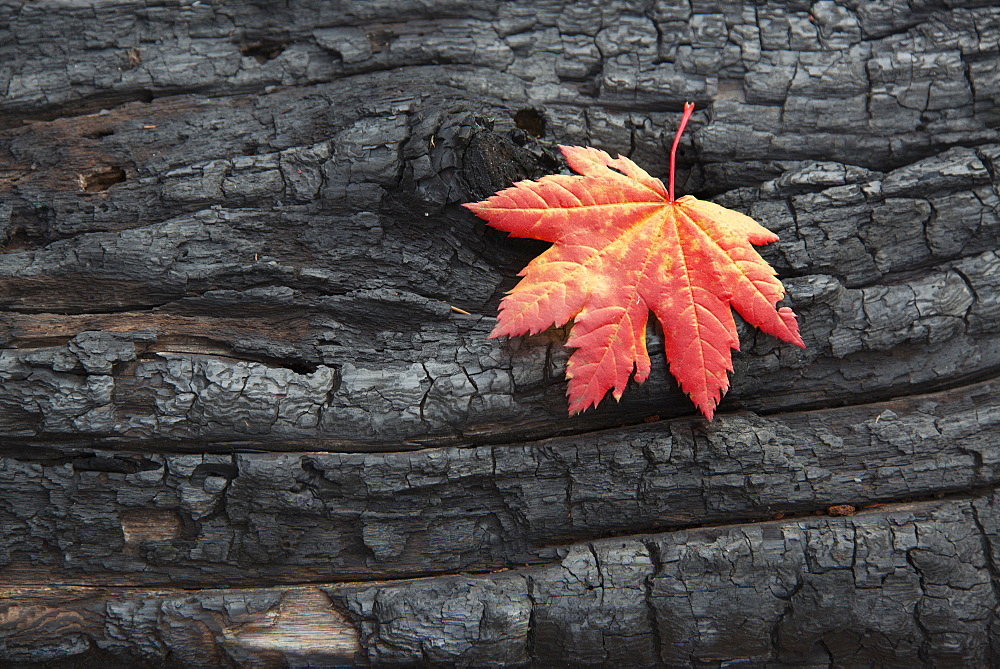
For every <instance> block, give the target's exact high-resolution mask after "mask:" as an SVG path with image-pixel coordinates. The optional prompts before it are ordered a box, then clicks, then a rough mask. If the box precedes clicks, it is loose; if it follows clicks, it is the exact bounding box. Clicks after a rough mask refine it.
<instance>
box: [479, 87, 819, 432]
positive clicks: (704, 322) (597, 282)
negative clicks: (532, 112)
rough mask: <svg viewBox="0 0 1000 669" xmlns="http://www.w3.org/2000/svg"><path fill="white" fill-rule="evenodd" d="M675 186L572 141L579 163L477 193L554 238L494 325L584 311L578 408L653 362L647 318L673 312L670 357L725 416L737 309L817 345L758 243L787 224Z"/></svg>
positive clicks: (512, 228)
mask: <svg viewBox="0 0 1000 669" xmlns="http://www.w3.org/2000/svg"><path fill="white" fill-rule="evenodd" d="M693 110H694V105H693V104H691V103H688V104H686V105H685V106H684V115H683V116H682V118H681V123H680V126H679V127H678V129H677V134H676V136H675V137H674V144H673V147H672V149H671V151H670V189H669V191H668V190H667V189H665V188H664V187H663V182H661V181H660V180H659V179H656V178H653V177H651V176H650V175H649V174H647V173H646V172H645V170H643V169H642V168H641V167H639V166H638V165H636V164H635V163H633V162H632V161H631V160H629V159H628V158H624V157H622V156H619V157H618V158H612V157H611V156H609V155H608V154H607V153H605V152H604V151H601V150H599V149H593V148H590V147H579V146H561V147H560V148H561V149H562V152H563V155H564V156H566V162H567V163H568V164H569V166H570V167H571V168H573V170H575V171H576V172H578V173H579V175H572V176H569V175H559V174H556V175H549V176H544V177H542V178H541V179H539V180H538V181H521V182H518V183H517V184H515V185H514V186H513V187H511V188H507V189H505V190H502V191H500V192H498V193H497V194H496V195H493V196H492V197H490V198H488V199H486V200H483V201H482V202H476V203H473V204H466V205H464V206H465V207H467V208H469V209H471V210H472V211H473V212H475V213H476V215H478V216H479V217H481V218H484V219H486V220H487V221H488V222H489V224H490V225H491V226H492V227H494V228H497V229H498V230H505V231H507V232H509V233H511V235H513V236H515V237H531V238H534V239H540V240H543V241H547V242H552V246H551V247H550V248H549V249H548V250H546V251H545V252H544V253H542V254H541V255H540V256H538V257H537V258H535V259H534V260H532V261H531V262H530V263H528V266H527V267H525V268H524V270H522V271H521V273H520V276H522V277H524V278H523V279H521V281H520V282H519V283H518V284H517V286H516V287H515V288H514V289H513V290H511V291H510V292H509V293H508V294H507V295H506V296H505V297H504V298H503V300H502V301H501V303H500V314H499V317H498V319H497V321H498V322H497V326H496V328H495V329H494V330H493V333H492V334H491V335H490V336H491V337H499V336H501V335H507V336H516V335H523V334H534V333H537V332H541V331H542V330H545V329H547V328H549V327H550V326H553V325H555V326H560V325H563V324H564V323H566V322H568V321H569V320H570V319H572V320H573V328H572V331H571V333H570V336H569V339H568V341H567V342H566V346H570V347H572V348H575V349H576V350H575V351H574V352H573V353H572V355H570V358H569V362H568V363H567V365H566V377H567V378H568V379H569V385H568V387H567V391H566V392H567V395H568V396H569V412H570V414H575V413H579V412H580V411H583V410H585V409H587V408H589V407H590V406H592V405H594V406H596V405H597V404H598V403H599V402H600V401H601V399H602V398H603V397H604V395H605V394H606V393H607V391H608V390H612V394H613V395H614V397H615V399H619V398H621V395H622V393H623V392H624V390H625V386H626V384H627V383H628V380H629V377H631V376H632V372H633V370H634V371H635V380H636V381H639V382H642V381H645V380H646V378H647V377H648V376H649V354H648V353H647V351H646V321H647V319H648V317H649V310H650V309H652V310H653V313H654V314H656V317H657V319H659V321H660V323H661V325H662V326H663V338H664V348H665V352H666V357H667V362H668V363H669V365H670V371H671V372H672V373H673V375H674V377H675V378H676V379H677V381H678V383H679V384H680V387H681V390H683V391H684V392H685V393H687V394H688V395H689V396H690V397H691V400H692V401H693V402H694V404H695V405H696V406H697V407H698V409H699V410H700V411H701V412H702V413H703V414H704V415H705V417H706V418H708V419H709V420H711V418H712V416H713V414H714V413H715V407H716V406H717V405H718V403H719V400H720V399H721V398H722V395H723V394H724V393H725V392H726V390H728V389H729V374H728V372H731V371H732V369H733V363H732V355H731V349H736V350H739V346H740V343H739V337H738V336H737V333H736V323H735V322H734V320H733V313H732V309H736V311H738V312H739V314H740V315H741V316H742V317H743V318H744V319H745V320H746V321H747V322H748V323H750V324H752V325H755V326H757V327H758V328H760V329H761V330H763V331H764V332H766V333H768V334H771V335H774V336H775V337H778V338H779V339H783V340H784V341H787V342H790V343H792V344H795V345H797V346H801V347H803V348H805V345H804V344H803V343H802V338H801V337H800V336H799V330H798V324H797V323H796V322H795V314H793V313H792V310H791V309H789V308H788V307H781V308H780V309H775V305H776V304H777V303H778V301H780V300H781V299H782V297H784V295H785V290H784V288H783V287H782V285H781V282H780V281H778V279H777V278H776V277H775V271H774V270H773V269H772V268H771V266H770V265H768V264H767V262H765V261H764V259H763V258H761V257H760V254H758V253H757V251H756V250H754V248H753V246H751V244H768V243H770V242H773V241H776V240H777V239H778V236H777V235H775V234H774V233H773V232H771V231H769V230H767V229H766V228H764V227H762V226H761V225H759V224H758V223H757V222H756V221H754V220H753V219H752V218H750V217H748V216H744V215H743V214H740V213H738V212H735V211H731V210H729V209H726V208H724V207H721V206H719V205H717V204H713V203H711V202H704V201H701V200H698V199H696V198H694V197H692V196H690V195H686V196H684V197H682V198H679V199H676V200H675V199H674V159H675V154H676V151H677V143H678V141H679V140H680V136H681V133H682V132H684V126H685V125H686V124H687V121H688V119H689V118H690V117H691V112H692V111H693Z"/></svg>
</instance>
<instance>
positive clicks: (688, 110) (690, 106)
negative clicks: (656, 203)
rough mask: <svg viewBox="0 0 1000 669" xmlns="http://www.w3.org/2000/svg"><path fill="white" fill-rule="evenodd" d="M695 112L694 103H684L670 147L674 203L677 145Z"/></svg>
mask: <svg viewBox="0 0 1000 669" xmlns="http://www.w3.org/2000/svg"><path fill="white" fill-rule="evenodd" d="M693 112H694V103H693V102H685V103H684V115H683V116H681V124H680V125H679V126H677V133H676V134H675V135H674V145H673V146H671V147H670V191H669V193H668V195H669V201H670V202H673V201H674V164H675V162H676V160H677V145H678V144H680V142H681V135H683V134H684V128H685V127H687V124H688V119H690V118H691V114H692V113H693Z"/></svg>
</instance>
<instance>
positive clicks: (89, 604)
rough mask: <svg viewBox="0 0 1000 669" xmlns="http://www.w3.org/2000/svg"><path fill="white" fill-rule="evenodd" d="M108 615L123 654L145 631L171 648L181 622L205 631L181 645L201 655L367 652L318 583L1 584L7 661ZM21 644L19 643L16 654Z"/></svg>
mask: <svg viewBox="0 0 1000 669" xmlns="http://www.w3.org/2000/svg"><path fill="white" fill-rule="evenodd" d="M116 611H120V612H122V613H125V612H127V615H124V616H120V615H118V614H116ZM113 618H119V620H117V622H116V627H120V628H122V629H120V630H119V632H120V633H121V634H123V635H124V639H122V638H118V639H114V640H112V645H117V646H123V647H124V648H121V649H120V650H125V651H126V653H127V651H128V649H129V647H130V646H133V645H135V644H134V643H133V642H132V641H129V639H133V638H135V636H136V635H143V634H150V633H152V634H154V635H155V636H156V637H158V638H159V639H158V640H157V639H154V640H147V641H148V642H150V643H152V644H153V645H161V644H164V643H165V645H166V647H168V648H169V647H172V646H173V643H171V642H170V639H171V638H172V631H176V630H177V629H178V626H180V627H182V628H199V629H201V630H203V631H204V632H205V634H199V635H195V636H192V637H190V638H189V639H188V642H187V643H185V644H183V645H184V646H187V650H188V651H189V652H190V651H197V652H202V651H203V652H204V653H205V655H204V659H205V660H206V661H211V660H212V659H213V657H214V655H215V654H216V653H218V652H223V653H225V655H226V656H228V657H229V658H231V659H234V660H236V661H238V662H243V661H247V660H248V659H250V658H262V657H269V656H278V657H281V658H283V660H284V662H285V663H287V664H292V665H295V664H303V663H310V664H315V663H317V662H320V663H342V662H345V661H353V660H355V659H358V658H360V657H362V656H363V655H364V651H363V649H362V647H361V643H360V635H359V632H358V630H357V629H356V628H355V627H354V625H353V624H351V622H350V621H349V620H348V619H347V617H346V616H345V615H344V613H342V612H341V611H340V610H339V609H338V608H337V607H336V606H334V605H333V603H332V602H331V600H330V597H329V596H328V595H327V594H326V593H325V592H324V591H323V590H322V589H320V588H319V587H282V588H253V589H232V590H229V589H226V590H183V589H179V588H170V589H166V588H164V589H159V588H134V587H111V588H109V587H87V586H76V585H28V586H25V585H20V586H3V587H0V637H2V638H4V639H5V646H6V654H5V655H4V657H5V658H6V659H8V660H15V661H16V660H17V657H18V656H19V654H23V656H24V657H23V659H24V660H25V661H31V660H32V658H33V657H35V658H37V652H38V651H39V649H40V648H44V647H47V646H52V647H53V649H54V650H55V647H56V646H58V645H59V644H60V643H61V640H64V639H65V638H66V635H68V634H73V633H76V634H80V635H82V636H83V637H84V638H86V637H94V638H96V637H101V636H104V635H105V634H106V632H107V629H108V628H107V625H108V624H110V620H111V619H113ZM130 627H131V628H133V629H129V628H130ZM100 645H102V646H103V645H104V644H100ZM140 645H141V644H140ZM18 647H20V648H23V649H24V650H23V651H21V652H20V653H19V651H18V650H17V649H18ZM132 650H133V652H134V651H136V650H139V649H138V648H133V649H132ZM64 652H65V651H62V652H57V655H60V656H62V655H63V654H64ZM211 663H212V664H215V662H214V661H213V662H211Z"/></svg>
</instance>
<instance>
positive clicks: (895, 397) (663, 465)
mask: <svg viewBox="0 0 1000 669" xmlns="http://www.w3.org/2000/svg"><path fill="white" fill-rule="evenodd" d="M943 4H944V3H942V6H941V7H937V6H930V5H928V6H923V7H921V8H919V9H916V8H911V7H909V6H907V5H904V4H897V5H893V6H892V8H891V9H887V8H874V7H869V6H868V5H863V4H862V5H857V6H855V5H854V4H850V3H844V4H843V5H838V4H835V3H833V2H819V3H815V4H814V5H812V6H805V5H802V6H800V5H799V4H797V3H772V4H769V5H767V6H766V7H757V6H752V5H747V6H746V7H739V6H735V5H733V6H727V7H726V8H724V9H722V10H718V11H716V10H714V9H712V8H711V7H708V6H705V7H702V6H701V5H699V4H698V3H695V4H694V5H692V7H691V8H681V9H678V8H675V7H674V5H671V4H669V3H632V4H626V5H623V6H620V7H619V6H617V5H616V6H615V7H613V8H612V7H604V6H602V5H601V4H600V3H575V4H572V5H570V6H568V7H565V8H564V7H562V6H561V5H556V4H552V5H549V4H546V3H541V4H539V3H505V4H500V5H496V6H493V5H490V6H477V7H476V8H469V7H465V6H464V5H463V4H462V3H447V4H442V5H439V6H437V7H434V8H427V7H426V6H424V5H423V4H421V3H411V4H405V3H404V4H403V5H402V6H400V5H398V4H390V3H365V4H360V3H348V4H346V5H345V6H344V7H339V8H331V7H327V6H325V5H323V4H322V3H309V2H300V3H293V5H292V6H290V7H288V8H287V9H284V10H275V9H274V8H273V7H271V6H270V5H264V4H261V5H259V6H256V7H247V8H243V9H241V10H240V11H239V12H231V11H230V10H229V9H228V8H227V7H225V6H216V5H213V4H211V3H191V4H185V5H183V6H181V7H176V8H167V7H166V6H160V5H156V4H154V5H152V6H149V7H147V8H146V9H145V10H144V11H142V12H139V13H135V12H134V11H133V10H132V9H130V8H128V7H125V6H121V5H116V4H110V3H94V4H93V6H87V7H83V6H75V5H64V4H55V3H19V2H13V3H11V2H6V3H5V2H0V15H6V16H9V17H10V20H9V22H8V27H7V28H6V31H7V32H6V33H0V35H3V37H2V39H0V63H2V64H0V88H3V89H5V91H6V93H5V96H4V98H3V100H2V102H0V245H2V253H0V346H2V347H3V348H2V349H0V527H2V529H3V531H2V535H0V660H2V661H3V662H5V663H15V664H17V663H21V664H32V663H46V664H53V663H55V664H59V663H67V664H72V663H79V662H100V663H102V664H109V663H110V664H115V663H118V664H121V665H128V664H131V663H135V662H142V663H161V664H168V665H169V664H174V665H197V664H204V663H206V662H208V663H211V664H261V665H282V664H337V663H340V664H351V663H357V664H365V663H372V664H385V663H422V662H431V663H456V664H462V665H470V664H471V665H482V664H493V663H505V664H531V663H537V664H551V663H552V662H566V663H574V664H575V663H590V664H600V663H605V664H616V665H618V664H628V665H655V664H671V665H673V664H689V663H699V662H723V661H740V660H743V661H749V662H754V663H767V664H790V665H801V664H862V663H893V662H895V663H900V664H906V665H914V664H924V665H936V664H940V663H944V662H948V663H952V662H953V663H969V664H977V663H978V664H985V663H989V662H995V661H996V657H995V651H994V650H993V649H994V647H995V646H996V644H997V643H998V642H997V640H996V629H995V623H994V610H995V609H996V606H997V587H998V581H997V578H998V577H997V567H996V565H997V559H998V556H997V550H998V549H997V545H998V544H997V539H998V536H1000V535H998V530H997V514H996V512H995V508H994V507H995V501H994V497H995V493H994V488H995V486H996V483H997V481H998V478H1000V470H998V467H997V463H998V462H1000V457H998V456H997V443H998V439H997V436H998V430H1000V427H998V426H1000V421H998V416H1000V410H998V407H1000V403H998V401H997V400H996V399H995V398H996V397H997V380H996V373H997V370H998V369H1000V254H998V247H1000V244H998V241H1000V199H998V191H997V184H998V181H997V179H998V177H997V172H996V164H997V161H998V157H1000V133H998V132H997V130H996V129H995V128H996V126H997V123H998V120H1000V119H998V116H997V111H996V109H997V108H998V107H997V105H996V99H997V97H998V95H1000V88H998V84H997V81H998V78H997V67H998V66H997V63H998V62H1000V61H998V58H997V56H998V46H997V45H998V38H1000V11H998V10H996V9H995V8H990V7H975V6H970V7H968V8H964V7H953V6H950V5H949V6H948V7H944V6H943ZM974 4H975V3H973V5H974ZM686 100H694V101H695V102H696V103H697V104H698V109H699V111H697V112H696V113H695V116H694V119H693V121H692V126H691V131H689V136H688V137H687V138H686V139H685V140H684V141H683V143H682V148H683V153H682V156H681V161H680V162H681V170H682V171H681V178H680V179H679V186H678V190H679V191H681V192H693V193H695V194H697V195H698V196H699V197H712V198H714V199H715V200H716V201H718V202H720V203H722V204H724V205H726V206H729V207H732V208H736V209H739V210H742V211H745V212H747V213H750V214H751V215H752V216H754V217H755V218H756V219H757V220H759V221H760V222H761V223H762V224H764V225H765V226H767V227H769V228H770V229H772V230H774V231H775V232H777V233H778V234H779V235H780V236H781V241H780V242H777V243H775V244H773V245H771V246H769V247H766V248H765V249H763V251H762V252H763V254H764V255H765V257H766V258H767V260H768V261H769V262H771V263H772V264H773V265H774V266H775V267H776V268H777V269H778V270H779V272H780V274H781V276H782V279H783V281H784V283H785V285H786V287H787V288H788V293H789V295H788V299H787V300H786V302H787V303H788V304H789V305H790V306H792V307H793V308H794V309H795V311H796V313H797V314H799V320H800V323H801V325H802V333H803V338H804V340H805V342H806V344H807V348H806V349H805V350H799V349H795V348H793V347H789V346H785V345H783V344H780V343H779V342H777V341H775V340H773V339H771V338H769V337H767V336H765V335H763V334H761V333H759V332H757V331H755V330H753V329H752V328H748V327H745V326H743V324H742V323H740V327H741V341H742V347H741V348H742V351H743V353H742V354H739V355H738V356H737V359H736V361H735V365H736V370H735V372H734V374H733V388H732V390H731V391H730V392H729V394H728V395H727V397H726V399H725V400H724V401H723V403H722V404H721V405H720V413H719V415H718V416H717V417H716V419H715V420H714V421H713V422H712V423H710V424H709V423H706V422H705V421H704V420H703V419H702V418H700V417H698V416H696V415H695V413H694V410H693V408H692V406H691V404H690V402H689V401H688V400H687V398H685V397H684V396H683V395H682V394H681V393H680V392H679V391H678V390H677V389H676V387H675V386H674V384H673V382H672V380H671V379H670V378H669V375H668V374H667V373H666V367H665V364H663V363H662V362H661V363H659V364H656V363H654V366H653V367H654V371H653V374H652V375H651V378H650V379H649V380H648V381H647V382H646V383H645V384H643V385H641V386H636V385H632V386H630V387H629V389H628V391H627V392H626V393H625V395H624V397H623V398H622V401H621V402H620V403H618V404H614V403H612V402H611V401H610V400H608V401H607V402H606V403H604V404H602V405H601V406H600V407H599V408H598V409H596V410H593V411H589V412H586V413H584V414H582V415H580V416H577V417H573V418H569V417H567V416H566V400H565V395H564V389H565V385H564V384H565V382H564V379H563V367H564V364H565V359H566V356H567V351H566V349H565V348H564V347H563V346H562V344H564V343H565V340H566V332H565V330H553V331H549V332H546V333H543V334H540V335H536V336H532V337H525V338H519V339H515V340H511V341H506V340H490V339H487V335H488V333H489V331H490V330H491V329H492V325H493V322H494V318H493V317H494V315H495V313H496V306H497V303H498V301H499V298H500V296H501V295H502V294H503V292H504V291H505V290H507V289H509V288H510V287H511V286H512V285H513V283H514V281H515V280H516V276H515V275H516V273H517V271H518V270H519V269H520V268H521V267H522V266H523V265H524V263H525V262H527V260H528V259H530V258H531V257H533V256H534V255H535V254H537V253H538V251H539V250H540V249H543V248H544V245H542V244H540V243H538V242H533V241H530V240H516V239H509V238H506V237H505V236H504V235H502V234H499V233H496V232H495V231H491V230H489V229H488V228H486V226H484V225H483V224H482V222H481V221H479V220H478V219H475V218H474V217H473V216H472V215H471V214H469V213H468V212H467V211H466V210H464V209H462V208H461V207H459V206H458V205H459V204H460V203H462V202H467V201H471V200H476V199H479V198H482V197H484V196H486V195H488V194H490V193H492V192H493V191H495V190H496V189H498V188H502V187H505V186H507V185H509V184H510V183H511V182H512V181H516V180H519V179H523V178H534V177H537V176H540V175H542V174H545V173H550V172H554V171H558V170H560V169H562V168H563V167H564V165H562V163H561V159H560V158H559V154H558V151H557V150H556V145H557V144H559V143H562V144H581V145H592V146H598V147H601V148H604V149H606V150H608V151H610V152H611V153H612V154H614V153H622V154H627V155H629V156H630V157H632V158H633V159H635V160H637V161H638V162H639V163H640V164H642V165H643V166H644V167H646V169H647V170H649V171H650V173H652V174H654V175H662V174H663V173H664V172H665V171H666V156H667V152H666V149H667V148H669V141H670V140H671V139H672V135H673V129H674V127H675V125H676V122H677V119H678V114H677V111H678V110H679V109H680V107H681V105H682V103H683V102H684V101H686ZM453 307H454V308H457V309H458V310H459V311H456V310H455V309H453ZM460 312H467V313H460ZM649 339H650V344H651V346H650V352H651V354H652V356H653V357H654V359H659V360H661V361H662V345H661V343H660V342H661V338H660V335H659V334H658V333H657V332H656V331H655V330H653V329H651V330H650V333H649Z"/></svg>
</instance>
